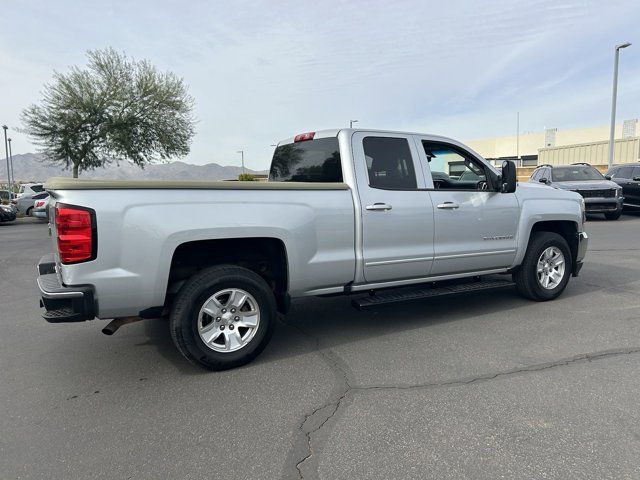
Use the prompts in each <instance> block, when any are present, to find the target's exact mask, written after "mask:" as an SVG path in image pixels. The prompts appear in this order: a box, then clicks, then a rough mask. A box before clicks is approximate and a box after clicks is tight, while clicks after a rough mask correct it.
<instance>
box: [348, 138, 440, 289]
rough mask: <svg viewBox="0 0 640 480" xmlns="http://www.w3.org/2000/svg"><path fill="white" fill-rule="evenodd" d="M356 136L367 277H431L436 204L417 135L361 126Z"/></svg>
mask: <svg viewBox="0 0 640 480" xmlns="http://www.w3.org/2000/svg"><path fill="white" fill-rule="evenodd" d="M352 142H353V143H352V145H353V154H354V163H355V165H354V167H355V173H356V180H357V186H358V195H359V198H360V205H361V212H362V213H361V221H362V255H363V260H364V266H363V268H364V271H363V273H364V278H365V280H366V282H367V283H371V282H382V281H391V280H398V279H409V278H419V277H426V276H427V275H429V272H430V270H431V265H432V263H433V233H434V232H433V206H432V204H431V201H430V199H429V193H428V192H426V191H424V186H425V184H424V175H423V172H422V171H421V170H420V169H419V168H418V166H419V163H418V160H417V158H418V155H417V151H416V148H415V144H414V143H413V141H412V138H411V137H410V136H409V135H400V134H385V133H377V132H376V133H367V132H357V133H355V134H354V135H353V138H352ZM420 189H422V190H420Z"/></svg>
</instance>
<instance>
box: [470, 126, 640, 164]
mask: <svg viewBox="0 0 640 480" xmlns="http://www.w3.org/2000/svg"><path fill="white" fill-rule="evenodd" d="M639 135H640V128H639V126H638V120H637V119H634V120H626V121H624V122H623V123H620V124H618V125H616V132H615V138H616V140H615V151H614V158H615V163H630V162H637V161H639V160H640V136H639ZM466 143H467V145H469V146H470V147H471V148H473V149H474V150H475V151H477V152H478V153H479V154H480V155H482V156H483V157H485V158H486V159H488V160H491V161H494V162H496V163H499V162H501V161H503V160H514V161H516V162H517V164H518V165H523V166H535V165H538V164H543V163H549V164H552V165H560V164H570V163H575V162H588V163H591V164H593V165H604V164H606V163H607V162H608V155H609V154H608V151H609V150H608V148H609V127H608V126H601V127H587V128H576V129H571V130H559V129H556V128H547V129H546V130H544V131H541V132H528V133H522V134H520V135H519V137H517V136H516V135H512V136H506V137H496V138H488V139H482V140H471V141H468V142H466Z"/></svg>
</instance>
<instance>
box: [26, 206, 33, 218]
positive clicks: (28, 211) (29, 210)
mask: <svg viewBox="0 0 640 480" xmlns="http://www.w3.org/2000/svg"><path fill="white" fill-rule="evenodd" d="M32 211H33V207H29V208H27V217H30V216H31V213H32Z"/></svg>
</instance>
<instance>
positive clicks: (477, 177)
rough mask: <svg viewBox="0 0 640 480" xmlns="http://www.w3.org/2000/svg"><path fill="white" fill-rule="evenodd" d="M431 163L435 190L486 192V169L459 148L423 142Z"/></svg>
mask: <svg viewBox="0 0 640 480" xmlns="http://www.w3.org/2000/svg"><path fill="white" fill-rule="evenodd" d="M422 146H423V148H424V153H425V155H426V156H427V161H428V162H429V170H430V171H431V178H432V179H433V188H435V189H450V190H486V189H487V178H486V173H485V168H484V165H482V163H480V162H479V161H478V160H477V159H476V158H474V157H472V156H471V155H470V154H468V153H467V152H465V151H464V150H462V149H459V148H457V147H454V146H451V145H447V144H444V143H438V142H429V141H426V140H425V141H423V142H422Z"/></svg>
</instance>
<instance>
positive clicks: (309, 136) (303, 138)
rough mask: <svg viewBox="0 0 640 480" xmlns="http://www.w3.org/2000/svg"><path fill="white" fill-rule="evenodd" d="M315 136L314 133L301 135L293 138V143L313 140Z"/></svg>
mask: <svg viewBox="0 0 640 480" xmlns="http://www.w3.org/2000/svg"><path fill="white" fill-rule="evenodd" d="M315 134H316V132H307V133H301V134H299V135H296V136H295V137H293V141H294V142H296V143H297V142H305V141H307V140H313V137H314V136H315Z"/></svg>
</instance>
